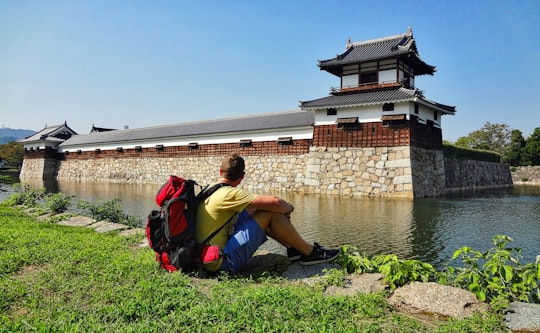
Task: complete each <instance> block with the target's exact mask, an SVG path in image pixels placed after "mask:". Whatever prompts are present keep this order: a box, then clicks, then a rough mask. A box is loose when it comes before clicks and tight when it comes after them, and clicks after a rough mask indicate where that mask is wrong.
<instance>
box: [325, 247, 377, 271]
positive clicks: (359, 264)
mask: <svg viewBox="0 0 540 333" xmlns="http://www.w3.org/2000/svg"><path fill="white" fill-rule="evenodd" d="M339 250H340V252H341V254H340V256H339V257H338V258H337V259H336V261H335V262H336V263H337V264H338V265H340V266H342V267H343V268H345V270H346V271H347V273H360V274H361V273H373V272H375V271H376V270H375V267H374V266H373V263H372V262H371V260H370V259H369V258H368V257H367V256H366V255H364V254H362V253H360V251H359V250H358V248H357V247H356V246H353V245H343V246H342V247H341V248H340V249H339Z"/></svg>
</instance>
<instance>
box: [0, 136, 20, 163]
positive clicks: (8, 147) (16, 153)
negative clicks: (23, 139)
mask: <svg viewBox="0 0 540 333" xmlns="http://www.w3.org/2000/svg"><path fill="white" fill-rule="evenodd" d="M0 158H1V159H2V160H4V161H6V163H7V164H8V165H9V166H12V167H18V166H20V165H21V164H22V162H23V158H24V147H23V145H22V144H21V143H17V142H15V141H11V142H8V143H6V144H3V145H0Z"/></svg>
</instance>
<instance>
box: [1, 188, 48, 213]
mask: <svg viewBox="0 0 540 333" xmlns="http://www.w3.org/2000/svg"><path fill="white" fill-rule="evenodd" d="M13 188H14V189H15V190H16V191H17V192H15V193H13V194H11V195H10V196H9V198H8V199H6V201H5V202H6V203H5V204H6V205H10V206H14V205H25V206H29V207H33V206H35V205H36V204H37V202H38V201H39V200H41V199H42V198H43V196H44V195H45V189H43V188H40V189H35V188H32V187H31V186H30V185H27V184H21V183H17V184H14V185H13Z"/></svg>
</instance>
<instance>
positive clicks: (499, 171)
mask: <svg viewBox="0 0 540 333" xmlns="http://www.w3.org/2000/svg"><path fill="white" fill-rule="evenodd" d="M70 156H71V154H70V155H68V156H65V158H64V159H63V160H61V161H57V160H54V159H50V158H42V159H39V158H35V159H25V160H24V163H25V165H24V166H23V170H22V171H21V181H23V182H27V181H29V180H36V179H51V178H52V179H54V178H57V179H58V180H60V181H81V182H108V183H149V184H161V183H163V182H164V181H165V180H166V179H167V177H168V176H169V175H171V174H175V175H180V176H182V177H185V178H191V179H195V180H197V181H198V182H200V183H201V185H206V184H209V183H212V182H214V181H215V180H216V179H217V177H218V175H219V166H220V164H221V160H222V157H223V156H222V155H220V156H192V157H185V156H184V157H147V156H146V157H145V156H139V157H137V156H132V157H125V156H124V157H118V156H114V157H113V156H111V157H106V156H101V157H100V158H97V159H96V158H92V157H91V156H88V158H81V157H80V156H78V155H74V156H77V158H70ZM243 157H244V158H245V160H246V165H247V167H246V178H245V180H244V182H243V183H242V186H243V187H244V188H247V189H249V190H253V191H261V192H269V191H277V192H279V191H292V192H306V193H320V194H332V195H352V196H369V197H392V198H395V197H404V198H415V197H416V198H417V197H434V196H439V195H444V194H445V193H446V192H447V191H457V190H471V189H477V188H491V187H503V186H510V185H511V184H512V179H511V175H510V170H509V168H508V166H506V165H503V164H498V163H489V162H479V161H455V160H446V159H444V156H443V153H442V151H440V150H432V149H424V148H418V147H410V146H401V147H370V148H336V147H311V148H309V152H307V153H305V154H281V155H274V156H269V155H267V156H261V155H243Z"/></svg>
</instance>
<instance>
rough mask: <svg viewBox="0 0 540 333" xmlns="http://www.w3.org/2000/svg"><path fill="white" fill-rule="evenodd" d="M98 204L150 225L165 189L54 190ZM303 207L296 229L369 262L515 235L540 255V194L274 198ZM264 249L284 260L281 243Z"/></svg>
mask: <svg viewBox="0 0 540 333" xmlns="http://www.w3.org/2000/svg"><path fill="white" fill-rule="evenodd" d="M46 187H47V188H48V190H49V191H52V192H56V191H61V192H64V193H66V194H69V195H73V196H76V197H77V198H78V199H83V200H86V201H91V202H94V201H96V200H100V201H104V200H109V199H112V198H118V199H120V200H121V203H122V206H123V208H124V210H125V212H126V214H129V215H134V216H138V217H140V218H141V220H142V221H143V222H142V223H145V220H146V216H147V215H148V213H149V211H150V210H152V209H157V206H156V204H155V202H154V197H155V194H156V191H157V190H158V189H159V187H160V186H159V185H148V184H145V185H141V184H104V183H80V182H59V183H55V184H53V185H48V186H46ZM274 194H276V195H278V196H281V197H283V198H284V199H286V200H288V201H289V202H291V203H292V204H293V205H294V206H295V211H294V213H293V216H292V219H293V224H294V225H295V226H296V228H297V229H298V230H299V232H300V233H301V234H302V235H303V236H304V238H305V239H306V240H307V241H309V242H315V241H317V242H319V243H321V244H322V245H324V246H327V247H338V246H341V245H344V244H352V245H355V246H357V247H358V248H359V249H360V250H361V251H363V252H365V253H366V254H369V255H375V254H387V253H395V254H397V255H398V256H399V257H400V258H403V259H419V260H422V261H425V262H430V263H432V264H434V265H435V266H441V265H443V264H444V263H447V262H448V261H449V260H450V258H451V257H452V254H453V252H454V251H455V250H457V249H458V248H460V247H462V246H470V247H473V248H474V249H477V250H480V251H485V250H487V249H489V248H491V247H492V245H493V237H495V236H496V235H507V236H510V237H512V238H513V239H514V240H515V241H514V242H512V243H511V244H510V245H512V246H513V247H518V248H521V249H522V251H523V252H522V254H523V256H524V259H523V261H524V262H534V260H535V258H536V256H537V255H540V186H514V187H513V188H507V189H496V190H489V191H476V192H470V193H459V194H453V195H448V196H445V197H441V198H430V199H415V200H410V199H399V200H398V199H372V198H364V197H339V196H328V195H313V194H299V193H282V192H279V193H274ZM263 249H265V250H269V251H272V252H277V253H284V250H283V248H282V247H281V246H280V245H279V244H278V243H276V242H275V241H272V240H270V241H268V242H267V243H266V244H264V245H263Z"/></svg>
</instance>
